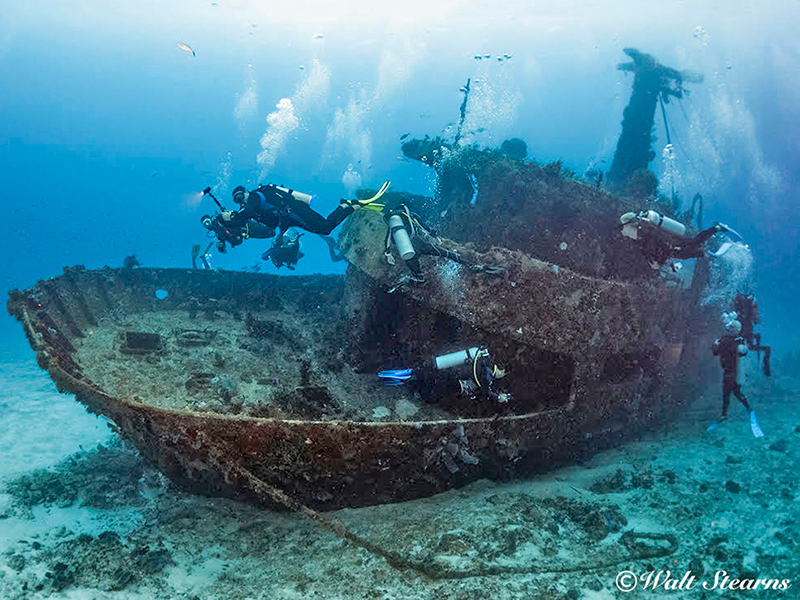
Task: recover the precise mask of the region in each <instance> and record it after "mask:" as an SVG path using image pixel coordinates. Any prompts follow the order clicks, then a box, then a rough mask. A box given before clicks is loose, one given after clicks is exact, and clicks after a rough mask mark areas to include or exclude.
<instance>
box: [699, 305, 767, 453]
mask: <svg viewBox="0 0 800 600" xmlns="http://www.w3.org/2000/svg"><path fill="white" fill-rule="evenodd" d="M722 319H723V321H724V322H725V331H726V332H727V333H726V334H725V335H723V336H722V337H721V338H719V339H718V340H716V341H715V342H714V344H713V345H712V347H711V352H712V354H713V355H714V356H718V357H719V364H720V366H721V367H722V415H721V416H720V418H719V421H717V422H716V423H712V424H711V425H709V427H708V429H707V431H713V430H714V429H716V428H717V427H719V426H720V425H722V424H723V423H724V422H725V420H726V419H727V418H728V405H729V403H730V397H731V394H733V395H734V396H736V398H737V399H738V400H739V402H741V403H742V404H743V405H744V407H745V409H746V410H747V412H748V413H749V414H750V428H751V429H752V431H753V435H754V436H755V437H757V438H758V437H763V435H764V433H763V432H762V431H761V428H760V427H759V426H758V421H757V420H756V413H755V412H754V411H753V410H752V409H751V408H750V403H749V402H748V401H747V397H746V396H745V395H744V393H742V386H741V385H740V384H739V381H738V379H739V359H740V358H741V357H742V356H745V355H747V344H746V342H745V339H744V338H743V337H742V336H741V335H740V333H741V331H742V324H741V323H740V322H739V321H737V320H736V313H723V314H722Z"/></svg>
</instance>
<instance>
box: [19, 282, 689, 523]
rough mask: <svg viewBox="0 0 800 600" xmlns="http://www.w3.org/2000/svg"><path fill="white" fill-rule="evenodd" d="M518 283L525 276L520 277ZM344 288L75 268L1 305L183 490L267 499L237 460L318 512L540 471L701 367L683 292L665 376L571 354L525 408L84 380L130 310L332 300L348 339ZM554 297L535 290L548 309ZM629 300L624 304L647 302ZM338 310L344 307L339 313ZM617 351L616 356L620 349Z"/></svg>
mask: <svg viewBox="0 0 800 600" xmlns="http://www.w3.org/2000/svg"><path fill="white" fill-rule="evenodd" d="M351 268H352V267H351ZM532 273H533V274H532V275H531V276H534V275H535V274H536V273H537V270H536V269H534V270H533V272H532ZM373 275H374V273H373ZM519 281H520V284H519V285H523V284H524V280H523V279H520V280H519ZM584 283H585V282H584ZM507 284H508V281H507V280H506V285H507ZM493 285H502V284H501V282H497V283H495V284H493ZM547 285H550V284H549V283H547ZM574 285H577V284H574ZM161 288H163V289H165V290H167V291H168V292H169V296H168V298H167V299H164V300H158V299H157V298H156V296H155V291H156V290H158V289H161ZM347 288H348V286H346V285H345V277H343V276H324V277H323V276H314V277H277V276H267V275H257V274H249V273H235V272H211V271H201V270H181V269H143V268H137V269H108V268H106V269H102V270H96V271H87V270H84V269H83V268H81V267H76V268H72V269H65V272H64V274H63V275H62V276H59V277H55V278H53V279H50V280H47V281H43V282H39V283H38V284H37V285H36V286H34V287H33V288H31V289H29V290H26V291H22V292H20V291H13V292H11V294H10V298H9V302H8V309H9V312H10V313H11V314H12V315H14V316H15V317H16V318H17V319H18V320H19V321H20V322H21V323H22V325H23V328H24V330H25V333H26V336H27V337H28V340H29V341H30V344H31V347H32V348H33V349H34V350H35V351H36V354H37V360H38V363H39V365H40V366H41V367H42V368H43V369H46V370H47V371H48V372H49V374H50V376H51V378H52V379H53V380H54V381H55V382H56V384H57V386H58V389H59V390H60V391H62V392H67V393H71V394H75V396H76V398H77V399H78V400H79V401H80V402H82V403H83V404H84V405H86V407H87V408H88V409H89V410H90V411H91V412H93V413H97V414H101V415H104V416H106V417H108V418H109V419H110V420H111V421H113V423H114V424H115V425H116V427H117V428H118V431H119V433H120V434H121V435H122V437H124V438H125V439H127V440H130V441H131V442H132V443H133V444H134V445H135V446H136V447H137V448H138V449H139V451H140V452H141V453H142V455H143V456H144V457H145V458H146V459H147V461H148V462H149V463H150V464H152V465H153V466H155V467H156V468H158V469H160V470H161V471H162V472H163V473H165V474H166V475H167V476H168V477H169V478H170V479H171V480H172V481H174V482H175V483H176V484H178V485H179V486H180V487H181V488H183V489H186V490H189V491H193V492H197V493H201V494H206V495H220V496H227V497H231V498H237V499H243V500H248V501H255V502H263V503H267V504H269V503H270V499H269V498H267V497H264V496H263V495H260V494H259V493H258V492H256V491H254V489H253V487H252V486H251V484H250V482H249V481H248V480H247V479H246V478H245V477H242V475H241V469H240V468H243V469H246V470H247V471H248V472H250V473H253V474H254V475H256V476H257V477H258V478H259V479H261V480H262V481H265V482H267V483H269V484H271V485H273V486H275V487H277V488H279V489H281V490H283V491H284V492H286V493H287V494H289V495H290V496H291V497H293V498H295V499H296V500H298V501H300V502H303V503H305V504H307V505H310V506H313V507H316V508H319V509H335V508H340V507H345V506H359V505H368V504H375V503H383V502H394V501H401V500H407V499H412V498H417V497H423V496H427V495H430V494H433V493H436V492H440V491H443V490H446V489H450V488H452V487H456V486H459V485H463V484H465V483H467V482H470V481H474V480H476V479H479V478H493V479H502V478H508V477H515V476H518V475H521V474H524V473H530V472H533V471H537V470H542V469H547V468H549V467H551V466H552V465H554V464H556V463H559V462H563V461H564V460H569V459H571V458H573V457H574V456H575V453H578V452H584V451H592V450H596V449H597V448H599V447H601V446H602V445H603V444H605V443H607V442H608V441H610V440H612V439H614V437H615V436H616V435H618V434H620V433H622V432H626V431H627V432H629V431H631V430H635V429H637V428H640V427H641V426H643V425H646V424H647V423H649V422H651V421H652V420H653V418H654V417H657V418H659V419H662V418H665V417H666V416H667V415H669V414H670V413H671V412H672V411H673V410H674V409H676V408H677V407H679V406H680V405H681V404H682V403H684V402H685V400H686V398H688V397H689V395H690V394H689V393H687V391H688V389H689V387H691V383H692V381H693V379H692V377H693V375H695V374H696V373H697V357H698V352H699V347H696V344H699V343H700V342H699V341H697V342H695V341H692V338H687V336H686V335H685V334H686V328H687V327H688V326H689V323H690V321H691V318H692V317H693V316H696V315H694V313H692V298H691V295H689V296H686V297H685V298H683V299H682V300H679V301H678V302H676V303H675V304H674V306H675V311H678V312H680V311H683V313H682V316H681V320H680V323H679V325H676V324H675V323H673V328H672V330H668V334H669V335H668V336H667V337H668V338H669V339H671V340H672V341H675V342H680V348H681V349H680V352H679V354H678V355H676V356H671V357H669V360H665V361H662V363H663V365H662V367H661V368H660V371H659V373H657V374H654V375H653V376H652V377H651V376H643V375H641V373H639V374H637V375H636V376H635V377H633V378H631V377H628V378H626V379H622V380H614V381H602V377H603V375H602V372H598V370H597V368H596V365H595V366H591V365H592V364H595V363H589V362H588V361H586V362H584V363H582V362H581V361H577V362H576V363H575V367H574V371H572V372H571V373H570V374H569V375H574V377H573V378H572V381H567V383H566V389H565V394H564V397H563V401H560V402H559V403H557V404H559V405H551V406H550V407H548V408H546V409H544V410H536V411H533V412H528V413H523V414H509V413H506V414H500V413H498V414H496V415H491V416H486V417H476V418H451V419H435V420H391V421H389V422H386V421H375V420H370V419H363V420H335V419H334V420H329V419H292V418H258V417H253V416H246V415H243V414H238V415H237V414H215V413H208V412H197V411H195V410H169V409H164V408H160V407H157V406H153V405H150V404H148V403H146V402H144V401H143V400H142V399H141V398H139V397H138V396H136V395H132V396H122V395H119V394H116V395H114V394H110V393H108V390H106V389H103V388H102V386H101V385H99V384H98V383H97V382H95V381H92V380H91V378H90V377H88V376H87V374H86V365H84V364H81V359H80V357H79V356H78V353H76V350H75V349H76V345H77V344H79V343H80V342H81V340H82V339H83V338H85V337H86V336H88V335H92V332H93V331H94V329H99V328H102V327H103V326H104V325H103V323H104V322H105V321H107V320H108V319H111V318H112V317H113V318H114V319H116V320H119V318H120V316H123V317H124V315H128V314H140V313H153V314H156V313H158V311H186V319H190V318H192V317H194V316H196V314H197V312H198V311H201V312H202V311H211V312H212V313H213V312H217V313H219V312H226V311H227V312H230V313H232V314H233V313H237V312H238V311H241V310H256V309H258V307H259V306H267V305H269V306H270V307H271V308H273V309H274V308H276V307H275V299H276V297H285V298H291V299H292V300H291V301H292V302H297V303H300V304H302V305H303V306H306V305H308V306H310V305H314V306H316V307H319V306H323V305H324V306H326V310H328V311H330V315H329V316H330V317H331V318H334V319H337V318H339V319H341V320H342V322H343V323H344V324H345V327H344V332H345V334H347V335H349V333H348V331H349V327H350V326H351V323H352V319H350V317H349V316H348V311H347V308H346V305H347V294H348V292H347ZM414 293H417V292H412V295H413V294H414ZM613 293H617V294H620V293H622V292H621V291H620V290H616V292H613ZM687 293H689V292H687ZM431 297H433V302H434V303H435V302H436V300H435V294H433V295H432V296H431V295H430V294H429V297H428V298H427V299H426V301H428V302H430V301H431ZM551 300H552V299H551V298H550V297H549V296H543V297H542V298H541V302H542V303H545V304H546V303H548V302H551ZM639 300H642V299H641V298H639ZM402 301H404V302H405V300H402ZM673 301H674V299H673ZM318 303H319V304H318ZM534 304H535V302H534ZM542 306H544V304H542ZM637 306H638V308H637V307H631V308H630V311H631V312H636V311H637V310H644V309H643V308H642V306H641V305H637ZM338 307H344V308H342V310H341V312H339V308H338ZM415 310H416V309H415ZM487 310H489V307H487ZM530 310H531V311H533V310H535V306H534V307H531V308H530ZM648 310H649V309H648ZM687 310H688V312H686V311H687ZM522 313H523V315H524V314H527V313H525V311H522ZM626 314H627V313H626ZM670 314H672V313H670ZM461 316H462V317H463V318H465V319H467V320H469V319H470V318H471V317H470V316H469V315H461ZM644 316H645V317H646V316H647V315H644ZM433 318H436V317H435V315H434V317H433ZM492 319H494V317H491V314H490V313H487V314H486V315H482V316H480V319H479V322H477V325H479V327H478V329H479V330H480V329H481V326H493V325H492V323H494V322H495V321H493V320H492ZM546 319H548V320H552V319H551V317H546ZM610 322H614V321H610ZM514 325H516V322H514ZM510 327H511V329H509V331H508V332H506V331H505V330H503V331H500V332H497V333H498V335H497V336H496V337H497V339H498V340H499V339H500V338H501V337H503V336H505V334H506V333H508V334H509V336H510V337H511V341H509V342H508V343H509V344H513V343H517V342H515V341H514V339H513V338H514V336H515V335H516V337H517V338H520V341H519V343H520V344H523V345H526V346H527V345H531V347H535V346H536V345H538V344H539V343H540V341H543V340H547V339H551V335H550V334H551V332H550V331H549V330H548V329H547V328H542V329H541V331H540V332H539V333H538V334H536V333H535V331H536V327H538V325H536V323H533V324H531V325H530V327H532V328H533V329H530V330H529V329H528V326H527V325H525V324H523V325H522V331H523V332H527V337H524V339H522V336H523V333H514V332H515V331H516V328H514V327H513V325H512V326H510ZM587 331H588V330H587ZM562 333H564V334H566V333H567V332H566V331H565V332H562ZM607 333H608V332H607ZM591 335H593V334H590V336H591ZM648 335H649V334H646V333H642V335H641V336H639V338H636V339H638V340H639V342H641V341H642V340H643V339H647V338H648ZM353 336H354V338H355V337H358V336H357V335H356V334H355V333H354V334H353ZM642 336H644V337H642ZM562 337H563V336H562ZM634 337H635V336H634ZM552 339H553V340H554V341H552V344H554V346H553V348H552V349H553V350H554V351H557V352H565V353H569V355H570V356H572V357H574V356H576V355H577V354H579V353H580V352H582V351H583V350H584V349H586V348H590V346H589V345H588V342H587V343H586V344H584V343H583V342H580V340H577V341H573V349H570V340H568V339H562V338H561V337H559V335H557V334H553V336H552ZM665 339H666V338H665ZM633 345H634V346H635V345H636V344H633ZM639 346H641V343H640V344H639ZM664 346H665V347H666V346H667V344H666V342H665V344H664ZM671 347H672V346H671ZM573 350H574V352H573ZM616 350H618V352H617V354H619V352H623V354H624V350H625V348H621V347H620V348H616ZM576 353H577V354H576ZM593 356H595V357H597V351H595V354H593ZM667 363H669V364H667ZM584 365H585V366H584ZM601 371H602V369H601ZM679 373H681V376H678V374H679ZM654 378H657V379H654ZM687 386H689V387H687ZM532 393H533V392H532Z"/></svg>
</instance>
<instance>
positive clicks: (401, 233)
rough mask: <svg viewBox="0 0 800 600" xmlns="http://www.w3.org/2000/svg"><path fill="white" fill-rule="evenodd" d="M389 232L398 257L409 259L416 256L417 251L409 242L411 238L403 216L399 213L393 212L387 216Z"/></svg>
mask: <svg viewBox="0 0 800 600" xmlns="http://www.w3.org/2000/svg"><path fill="white" fill-rule="evenodd" d="M389 233H390V235H391V236H392V241H394V245H395V246H397V253H398V254H399V255H400V258H402V259H403V260H411V259H412V258H414V257H415V256H416V254H417V253H416V251H415V250H414V245H413V244H412V243H411V238H410V237H409V236H408V231H407V230H406V225H405V223H404V222H403V217H402V216H400V215H399V214H393V215H392V216H390V217H389Z"/></svg>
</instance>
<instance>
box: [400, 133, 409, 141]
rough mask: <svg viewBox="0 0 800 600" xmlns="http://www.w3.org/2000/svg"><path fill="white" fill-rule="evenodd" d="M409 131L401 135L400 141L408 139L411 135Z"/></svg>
mask: <svg viewBox="0 0 800 600" xmlns="http://www.w3.org/2000/svg"><path fill="white" fill-rule="evenodd" d="M409 133H410V132H409ZM409 133H404V134H403V135H401V136H400V141H401V142H402V141H403V140H404V139H406V138H407V137H408V136H409Z"/></svg>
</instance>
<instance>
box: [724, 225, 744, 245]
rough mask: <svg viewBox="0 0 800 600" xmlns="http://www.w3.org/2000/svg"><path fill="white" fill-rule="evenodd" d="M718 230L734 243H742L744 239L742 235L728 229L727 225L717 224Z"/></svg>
mask: <svg viewBox="0 0 800 600" xmlns="http://www.w3.org/2000/svg"><path fill="white" fill-rule="evenodd" d="M717 228H718V229H719V230H720V231H721V232H722V233H724V234H725V235H726V236H728V237H729V238H730V239H732V240H733V241H734V242H741V241H742V240H743V239H744V238H743V237H742V234H741V233H739V232H738V231H736V230H735V229H732V228H730V227H728V226H727V225H725V223H717Z"/></svg>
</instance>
